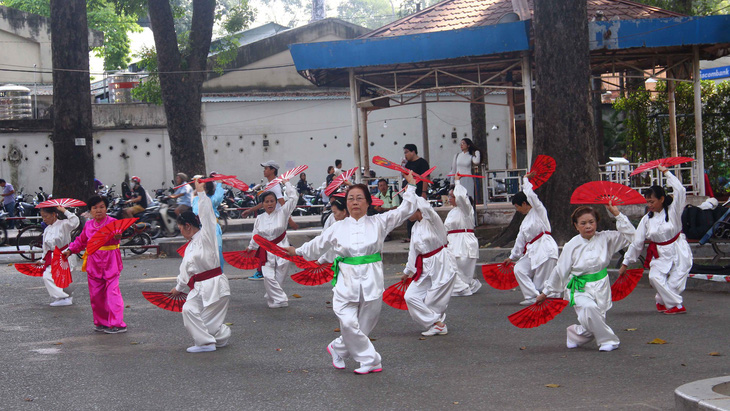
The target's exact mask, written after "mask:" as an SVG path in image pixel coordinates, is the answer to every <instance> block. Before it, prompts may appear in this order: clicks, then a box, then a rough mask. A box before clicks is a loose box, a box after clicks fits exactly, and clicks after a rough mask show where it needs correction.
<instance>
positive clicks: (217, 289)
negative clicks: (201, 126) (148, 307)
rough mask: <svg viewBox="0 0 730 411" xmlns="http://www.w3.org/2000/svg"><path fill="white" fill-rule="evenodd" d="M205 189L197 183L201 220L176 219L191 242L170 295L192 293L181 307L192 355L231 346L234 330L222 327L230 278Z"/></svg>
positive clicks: (189, 216) (183, 215) (187, 214)
mask: <svg viewBox="0 0 730 411" xmlns="http://www.w3.org/2000/svg"><path fill="white" fill-rule="evenodd" d="M204 187H205V185H204V184H203V183H201V182H200V181H199V179H197V178H196V179H195V191H196V195H197V198H198V216H196V215H195V213H193V212H192V211H189V210H188V211H185V212H183V213H181V214H180V216H178V218H177V224H178V227H179V228H180V233H181V234H182V235H183V237H185V239H186V240H189V241H190V242H189V243H188V246H187V248H186V249H185V256H184V257H183V260H182V263H180V273H179V274H178V276H177V284H176V285H175V287H173V289H172V290H171V291H170V293H171V294H172V295H173V296H176V295H178V294H180V293H182V292H183V291H185V290H186V289H188V288H189V289H190V292H189V293H188V296H187V299H186V300H185V304H184V305H183V307H182V315H183V323H184V324H185V328H186V329H187V330H188V332H189V333H190V335H191V336H192V337H193V340H194V341H195V345H193V346H191V347H188V349H187V352H189V353H202V352H210V351H215V350H216V347H223V346H225V345H226V344H228V339H229V338H230V337H231V329H230V328H229V327H228V326H227V325H225V324H224V323H223V321H224V320H225V318H226V313H227V312H228V299H229V298H230V295H231V290H230V287H229V286H228V278H227V277H226V276H225V275H224V274H223V271H222V270H221V260H220V253H219V252H218V236H217V234H216V225H217V224H218V221H217V219H216V216H215V211H214V209H213V203H212V201H211V199H210V198H209V197H208V196H207V195H206V193H205V191H204Z"/></svg>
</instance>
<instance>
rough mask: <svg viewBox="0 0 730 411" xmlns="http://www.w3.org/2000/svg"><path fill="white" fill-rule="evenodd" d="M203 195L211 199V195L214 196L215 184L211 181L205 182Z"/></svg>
mask: <svg viewBox="0 0 730 411" xmlns="http://www.w3.org/2000/svg"><path fill="white" fill-rule="evenodd" d="M205 194H207V195H208V197H212V196H213V194H215V183H214V182H212V181H206V182H205Z"/></svg>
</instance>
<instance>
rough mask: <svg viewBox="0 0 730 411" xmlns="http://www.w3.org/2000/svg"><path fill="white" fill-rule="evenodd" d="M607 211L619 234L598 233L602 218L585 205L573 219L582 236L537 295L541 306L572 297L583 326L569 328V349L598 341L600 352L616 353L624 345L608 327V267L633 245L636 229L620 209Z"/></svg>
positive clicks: (573, 241)
mask: <svg viewBox="0 0 730 411" xmlns="http://www.w3.org/2000/svg"><path fill="white" fill-rule="evenodd" d="M606 209H607V210H608V211H609V212H610V213H611V214H613V215H614V217H616V228H617V229H618V231H611V230H607V231H598V232H597V231H596V228H597V227H598V222H599V220H600V217H599V215H598V212H596V210H594V209H593V208H591V207H588V206H581V207H578V208H577V209H576V210H575V211H573V215H572V216H571V220H572V221H573V226H574V227H575V229H576V230H578V232H579V233H580V234H579V235H577V236H575V237H573V238H572V239H571V240H570V241H568V242H567V243H566V244H565V246H564V247H563V252H562V253H561V254H560V258H558V263H557V265H556V266H555V269H554V270H553V272H552V274H551V275H550V277H549V278H548V279H547V281H545V287H544V288H543V290H542V293H541V294H540V295H538V296H537V303H538V304H540V303H542V302H543V301H545V299H546V298H547V295H550V294H560V293H562V292H563V291H565V292H567V293H568V294H569V295H570V298H569V299H570V305H572V306H574V307H575V312H576V314H577V315H578V322H579V324H573V325H571V326H570V327H568V329H567V332H568V337H567V341H566V346H567V347H568V348H577V347H579V346H581V345H583V344H586V343H588V342H590V341H591V340H593V339H595V340H596V342H597V343H598V345H599V346H600V348H599V350H600V351H613V350H615V349H617V348H618V346H619V343H620V341H619V339H618V337H617V336H616V334H615V333H614V332H613V330H612V329H611V327H609V326H608V325H607V324H606V312H608V310H609V309H610V308H611V282H610V279H609V277H608V272H607V267H608V265H609V263H610V262H611V257H612V256H613V255H614V254H616V252H618V251H619V250H620V249H622V248H624V247H626V246H628V245H629V242H630V241H631V239H632V238H633V237H634V232H635V230H634V226H633V225H631V222H630V221H629V219H628V217H626V216H625V215H623V214H621V213H619V211H618V208H617V207H616V206H614V205H608V206H606Z"/></svg>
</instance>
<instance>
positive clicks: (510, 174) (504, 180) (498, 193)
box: [483, 168, 527, 203]
mask: <svg viewBox="0 0 730 411" xmlns="http://www.w3.org/2000/svg"><path fill="white" fill-rule="evenodd" d="M525 174H527V170H526V169H524V168H515V169H512V170H485V171H484V173H483V175H484V177H485V180H486V182H487V184H485V185H484V186H483V187H484V191H485V197H486V198H488V199H489V202H498V203H499V202H507V203H509V202H510V201H511V200H512V196H514V195H515V194H517V193H519V192H520V190H522V177H523V176H524V175H525Z"/></svg>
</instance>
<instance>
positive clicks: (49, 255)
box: [43, 244, 68, 270]
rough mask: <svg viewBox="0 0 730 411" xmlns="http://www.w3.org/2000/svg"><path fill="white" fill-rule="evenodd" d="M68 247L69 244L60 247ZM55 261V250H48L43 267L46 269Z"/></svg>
mask: <svg viewBox="0 0 730 411" xmlns="http://www.w3.org/2000/svg"><path fill="white" fill-rule="evenodd" d="M67 248H68V244H66V245H64V246H63V247H61V248H60V250H61V251H63V250H65V249H67ZM52 261H53V251H46V254H45V255H44V256H43V269H44V270H45V269H46V268H48V266H49V265H51V262H52Z"/></svg>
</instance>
